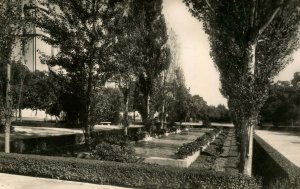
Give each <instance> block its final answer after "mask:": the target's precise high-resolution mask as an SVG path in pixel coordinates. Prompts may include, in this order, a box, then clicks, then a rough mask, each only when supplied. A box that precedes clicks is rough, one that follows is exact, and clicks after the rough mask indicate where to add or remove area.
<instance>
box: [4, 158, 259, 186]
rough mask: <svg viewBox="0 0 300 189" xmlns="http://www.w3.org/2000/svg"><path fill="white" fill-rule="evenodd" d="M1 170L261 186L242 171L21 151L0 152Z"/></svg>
mask: <svg viewBox="0 0 300 189" xmlns="http://www.w3.org/2000/svg"><path fill="white" fill-rule="evenodd" d="M0 172H5V173H12V174H20V175H28V176H36V177H45V178H55V179H62V180H72V181H81V182H89V183H96V184H109V185H116V186H124V187H139V188H229V189H230V188H232V189H236V188H241V189H242V188H254V189H256V188H260V185H259V184H258V183H257V182H256V180H255V179H254V178H251V177H246V176H244V175H241V174H236V175H231V174H227V173H226V174H225V173H222V172H214V171H209V170H199V169H185V168H175V167H168V166H159V165H150V164H130V163H117V162H105V161H97V160H87V159H78V158H62V157H50V156H37V155H24V154H5V153H0Z"/></svg>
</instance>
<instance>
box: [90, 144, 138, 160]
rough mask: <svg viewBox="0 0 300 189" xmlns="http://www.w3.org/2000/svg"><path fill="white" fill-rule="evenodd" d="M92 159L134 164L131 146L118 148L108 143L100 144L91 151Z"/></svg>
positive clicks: (118, 146)
mask: <svg viewBox="0 0 300 189" xmlns="http://www.w3.org/2000/svg"><path fill="white" fill-rule="evenodd" d="M91 158H92V159H98V160H104V161H117V162H128V163H134V162H136V160H137V159H136V158H135V157H134V148H133V146H132V145H126V146H120V145H116V144H111V143H108V142H101V143H99V144H97V145H96V147H95V149H93V150H92V156H91Z"/></svg>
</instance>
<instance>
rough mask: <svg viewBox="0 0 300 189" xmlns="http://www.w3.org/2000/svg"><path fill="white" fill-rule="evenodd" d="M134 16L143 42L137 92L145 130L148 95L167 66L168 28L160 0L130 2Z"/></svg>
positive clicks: (148, 108)
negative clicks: (138, 24)
mask: <svg viewBox="0 0 300 189" xmlns="http://www.w3.org/2000/svg"><path fill="white" fill-rule="evenodd" d="M133 11H134V17H135V18H136V19H137V20H138V22H139V23H140V32H141V35H142V36H143V39H142V40H140V41H139V42H138V46H139V47H140V52H139V55H140V56H141V67H142V69H141V71H140V73H139V75H138V83H137V86H138V89H139V92H140V94H141V97H142V106H140V107H141V108H140V113H141V115H142V119H143V122H144V124H145V125H146V127H147V129H148V130H150V128H151V119H152V114H151V112H150V103H151V96H152V93H153V87H154V83H155V80H156V79H157V77H158V76H159V75H160V73H161V72H162V71H163V70H166V69H167V68H168V66H169V64H170V60H169V59H170V50H169V48H168V45H167V42H168V36H167V28H166V23H165V19H164V16H163V15H162V0H149V1H140V0H133Z"/></svg>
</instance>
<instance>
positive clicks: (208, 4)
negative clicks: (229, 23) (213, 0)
mask: <svg viewBox="0 0 300 189" xmlns="http://www.w3.org/2000/svg"><path fill="white" fill-rule="evenodd" d="M205 2H206V4H207V6H208V7H209V9H210V10H211V11H213V12H215V11H214V9H213V8H212V7H211V5H210V3H209V1H208V0H205Z"/></svg>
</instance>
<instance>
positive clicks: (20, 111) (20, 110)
mask: <svg viewBox="0 0 300 189" xmlns="http://www.w3.org/2000/svg"><path fill="white" fill-rule="evenodd" d="M19 118H20V122H22V121H23V119H22V109H21V108H19Z"/></svg>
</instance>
